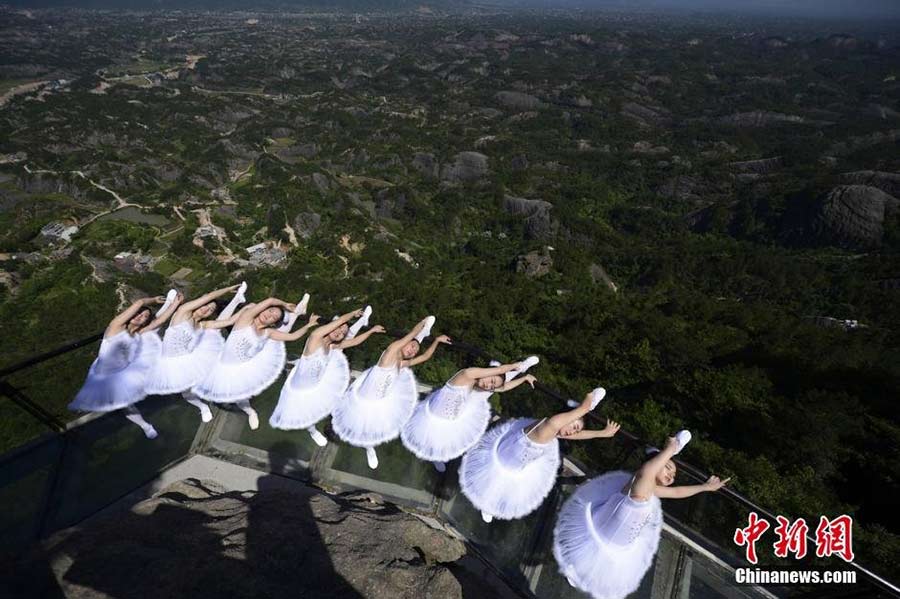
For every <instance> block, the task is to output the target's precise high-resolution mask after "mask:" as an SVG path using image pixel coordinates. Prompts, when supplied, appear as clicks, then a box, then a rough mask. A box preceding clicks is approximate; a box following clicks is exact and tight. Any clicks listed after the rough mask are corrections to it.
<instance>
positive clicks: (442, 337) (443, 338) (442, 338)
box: [435, 335, 453, 345]
mask: <svg viewBox="0 0 900 599" xmlns="http://www.w3.org/2000/svg"><path fill="white" fill-rule="evenodd" d="M435 341H436V342H437V343H446V344H447V345H453V341H451V340H450V337H448V336H447V335H439V336H438V338H437V339H435Z"/></svg>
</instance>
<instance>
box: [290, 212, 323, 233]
mask: <svg viewBox="0 0 900 599" xmlns="http://www.w3.org/2000/svg"><path fill="white" fill-rule="evenodd" d="M320 226H322V216H321V215H319V214H318V213H316V212H301V213H300V214H298V215H297V216H296V217H294V232H295V233H297V235H298V236H299V237H300V238H301V239H309V238H310V237H312V235H313V233H315V232H316V231H317V230H318V229H319V227H320Z"/></svg>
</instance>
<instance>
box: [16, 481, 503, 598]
mask: <svg viewBox="0 0 900 599" xmlns="http://www.w3.org/2000/svg"><path fill="white" fill-rule="evenodd" d="M266 478H267V477H264V478H263V479H262V480H260V490H259V491H228V490H226V489H224V488H222V487H220V486H219V485H217V484H216V483H215V482H212V481H201V480H197V479H187V480H183V481H180V482H177V483H174V484H172V485H170V486H169V487H167V488H165V489H164V490H163V491H161V492H160V493H158V494H157V495H156V496H154V497H153V498H151V499H148V500H145V501H143V502H141V503H139V504H137V505H136V506H134V507H133V508H132V509H131V511H129V512H122V513H115V514H110V515H107V516H104V517H101V518H99V519H96V520H94V521H93V522H89V523H88V524H87V525H86V526H84V527H83V528H73V529H69V530H66V531H62V532H61V533H59V534H57V536H56V537H55V542H51V543H50V544H48V546H47V548H46V549H44V550H43V551H41V552H35V553H33V554H31V555H28V556H22V557H20V558H18V560H17V562H18V563H16V564H15V565H14V567H13V570H12V574H13V576H16V577H20V578H21V579H22V584H23V586H25V587H29V586H30V587H35V586H37V585H43V586H48V585H50V586H53V585H56V586H57V587H58V589H57V590H58V591H59V592H58V595H59V596H66V597H79V598H81V599H100V598H108V597H116V598H119V599H131V598H134V599H138V598H144V597H192V598H194V599H214V598H216V599H217V598H220V597H236V598H247V599H249V598H251V597H307V598H316V599H325V598H357V599H362V598H364V597H372V598H378V599H406V598H408V599H421V598H423V597H441V598H447V599H462V597H463V588H464V587H466V588H468V589H469V590H468V591H467V594H468V593H469V592H471V588H470V587H472V588H474V587H476V586H477V588H479V593H478V596H479V597H487V598H496V597H500V596H504V595H505V596H509V595H510V594H509V593H508V588H505V587H504V586H503V585H502V583H500V582H499V581H498V580H497V579H496V577H494V576H492V575H490V574H487V575H485V573H484V572H483V571H481V572H478V576H484V580H483V581H480V580H478V579H477V578H476V576H475V574H474V572H475V568H474V567H472V568H469V567H467V566H466V565H464V564H465V563H466V560H473V558H470V557H467V556H466V546H465V545H464V543H462V542H461V541H460V540H458V539H457V538H455V537H453V536H451V535H450V534H448V533H447V532H446V531H444V530H443V528H441V527H440V524H439V523H437V522H436V521H434V522H430V523H426V522H427V521H426V520H425V519H422V518H418V517H416V516H413V515H412V514H409V513H407V512H404V511H402V510H400V509H399V508H397V507H395V506H393V505H390V504H385V503H384V502H383V501H381V500H380V497H379V496H377V495H373V494H363V493H357V494H352V495H342V496H330V495H326V494H325V493H322V492H320V491H317V490H316V489H313V488H311V487H302V486H300V485H297V488H294V487H293V486H291V487H288V486H286V485H284V484H283V483H281V482H279V481H274V480H273V481H272V483H271V484H268V485H266V484H264V483H266V482H267V481H266ZM271 478H273V479H274V478H277V477H271ZM3 570H6V568H3ZM37 574H39V576H38V575H37ZM492 585H493V586H492ZM31 596H35V595H31ZM473 596H474V595H473Z"/></svg>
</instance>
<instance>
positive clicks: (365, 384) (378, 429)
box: [331, 316, 450, 470]
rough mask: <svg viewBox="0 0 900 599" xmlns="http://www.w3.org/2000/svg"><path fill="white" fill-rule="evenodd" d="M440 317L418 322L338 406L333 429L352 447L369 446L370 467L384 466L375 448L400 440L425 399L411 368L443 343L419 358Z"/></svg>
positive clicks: (444, 338) (446, 339) (441, 340)
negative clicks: (422, 399)
mask: <svg viewBox="0 0 900 599" xmlns="http://www.w3.org/2000/svg"><path fill="white" fill-rule="evenodd" d="M434 321H435V318H434V316H429V317H427V318H425V319H424V320H423V321H421V322H420V323H419V324H417V325H416V326H415V327H414V328H413V329H412V330H411V331H410V332H409V333H407V334H406V335H404V336H403V337H401V338H400V339H398V340H397V341H394V342H393V343H391V344H390V345H389V346H388V347H387V349H386V350H384V352H382V354H381V357H380V358H379V359H378V363H377V364H376V365H375V366H372V367H371V368H369V369H368V370H366V371H365V372H363V373H362V374H360V375H359V377H357V378H356V380H355V381H353V384H351V385H350V388H349V389H347V392H346V393H344V396H343V398H341V400H340V401H339V402H338V403H337V405H336V406H335V407H334V410H333V412H332V415H331V426H332V428H333V429H334V432H335V433H337V435H338V437H340V438H341V439H342V440H344V441H346V442H347V443H349V444H350V445H354V446H356V447H363V448H365V450H366V460H367V461H368V464H369V468H372V469H373V470H374V469H375V468H378V454H377V453H376V452H375V446H377V445H380V444H382V443H386V442H388V441H391V440H393V439H396V438H397V437H398V436H399V435H400V430H401V429H402V428H403V425H404V424H406V421H407V420H409V417H410V416H411V415H412V411H413V408H415V406H416V401H417V400H418V398H419V392H418V388H417V385H416V379H415V377H414V376H413V373H412V370H411V368H412V367H413V366H416V365H418V364H421V363H423V362H426V361H428V360H430V359H431V356H433V355H434V351H435V350H436V349H437V346H438V345H439V344H441V343H450V338H449V337H447V336H446V335H441V336H440V337H438V338H436V339H435V340H434V341H433V342H432V344H431V346H430V347H429V348H428V349H427V350H426V351H425V352H423V353H422V354H419V355H417V354H418V353H419V349H420V347H421V343H422V341H423V340H424V339H425V338H426V337H428V336H429V335H430V334H431V327H432V326H433V325H434Z"/></svg>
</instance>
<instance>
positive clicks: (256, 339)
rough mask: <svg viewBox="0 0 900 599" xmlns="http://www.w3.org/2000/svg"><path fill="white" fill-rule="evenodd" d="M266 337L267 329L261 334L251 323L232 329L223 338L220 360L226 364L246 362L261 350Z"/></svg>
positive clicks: (267, 337)
mask: <svg viewBox="0 0 900 599" xmlns="http://www.w3.org/2000/svg"><path fill="white" fill-rule="evenodd" d="M268 339H269V331H268V329H266V330H265V332H263V334H262V335H259V334H257V333H256V328H255V327H254V326H253V325H249V326H246V327H243V328H240V329H232V330H231V334H230V335H228V338H227V339H225V348H224V349H223V350H222V362H224V363H226V364H227V363H232V364H234V363H238V362H247V361H249V360H251V359H252V358H253V356H255V355H256V354H258V353H259V352H261V351H262V348H263V346H265V344H266V341H268Z"/></svg>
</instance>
